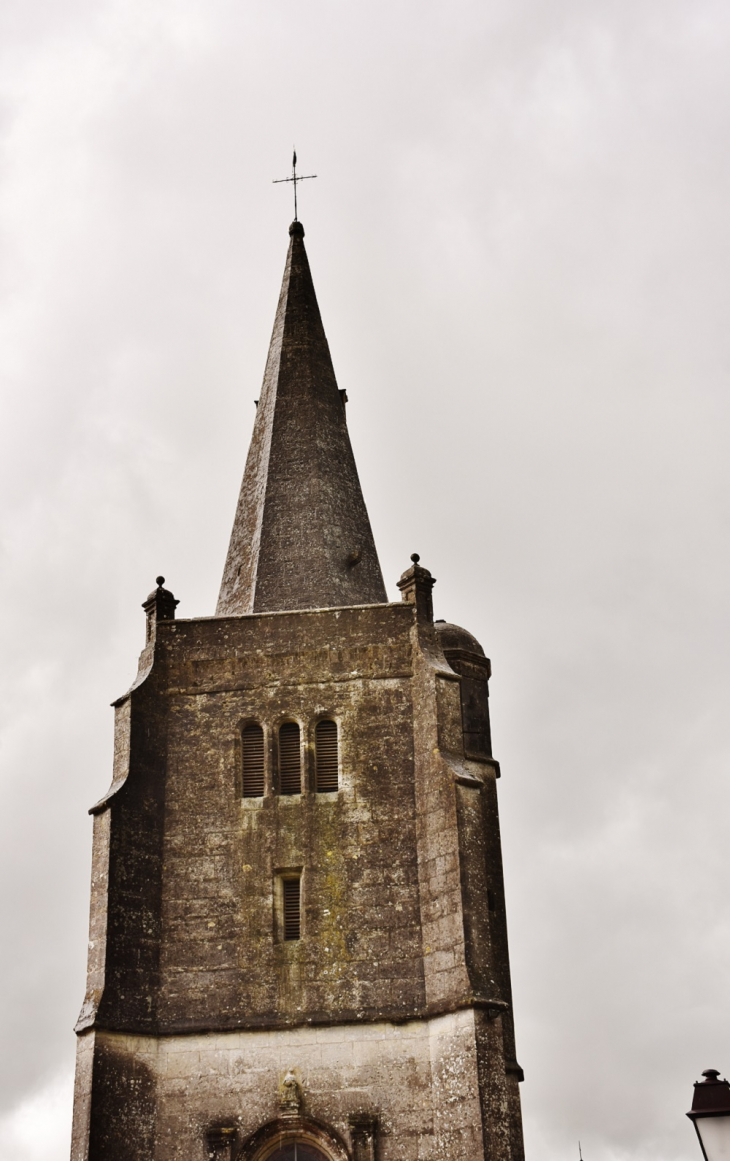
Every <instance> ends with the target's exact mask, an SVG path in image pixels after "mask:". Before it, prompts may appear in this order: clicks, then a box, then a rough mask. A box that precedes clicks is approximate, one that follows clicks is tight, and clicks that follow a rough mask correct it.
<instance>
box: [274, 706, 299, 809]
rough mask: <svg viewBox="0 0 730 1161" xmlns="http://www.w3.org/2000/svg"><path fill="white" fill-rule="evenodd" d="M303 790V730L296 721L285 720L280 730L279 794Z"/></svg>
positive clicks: (295, 792) (297, 792) (296, 792)
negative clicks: (301, 730)
mask: <svg viewBox="0 0 730 1161" xmlns="http://www.w3.org/2000/svg"><path fill="white" fill-rule="evenodd" d="M301 792H302V746H301V732H300V730H299V726H298V725H297V723H296V722H284V724H283V726H282V727H281V729H280V730H279V794H301Z"/></svg>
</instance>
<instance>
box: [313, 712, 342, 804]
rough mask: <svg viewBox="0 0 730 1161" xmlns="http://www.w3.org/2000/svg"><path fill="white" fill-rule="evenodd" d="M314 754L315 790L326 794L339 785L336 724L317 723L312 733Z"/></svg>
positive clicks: (328, 722) (326, 720)
mask: <svg viewBox="0 0 730 1161" xmlns="http://www.w3.org/2000/svg"><path fill="white" fill-rule="evenodd" d="M314 754H315V773H316V784H317V790H318V791H319V792H320V793H326V792H327V791H330V790H338V789H339V785H340V775H339V766H340V754H339V746H338V744H337V722H333V721H330V720H329V719H325V720H324V721H321V722H317V728H316V729H315V731H314Z"/></svg>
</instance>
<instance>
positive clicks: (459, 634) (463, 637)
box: [434, 621, 486, 657]
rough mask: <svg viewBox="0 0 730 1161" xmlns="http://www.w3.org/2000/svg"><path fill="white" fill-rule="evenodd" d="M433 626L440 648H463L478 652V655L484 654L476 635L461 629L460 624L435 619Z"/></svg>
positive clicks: (470, 651) (482, 655)
mask: <svg viewBox="0 0 730 1161" xmlns="http://www.w3.org/2000/svg"><path fill="white" fill-rule="evenodd" d="M434 628H435V629H436V632H437V634H438V639H439V644H440V646H441V648H442V649H444V650H447V649H464V650H466V652H468V653H478V654H479V656H480V657H484V656H486V654H485V653H484V650H483V649H482V647H481V645H480V644H479V642H478V641H477V639H476V637H474V636H473V635H472V634H471V633H469V632H468V630H467V629H462V628H461V626H460V625H452V624H450V623H449V622H448V621H436V623H435V625H434Z"/></svg>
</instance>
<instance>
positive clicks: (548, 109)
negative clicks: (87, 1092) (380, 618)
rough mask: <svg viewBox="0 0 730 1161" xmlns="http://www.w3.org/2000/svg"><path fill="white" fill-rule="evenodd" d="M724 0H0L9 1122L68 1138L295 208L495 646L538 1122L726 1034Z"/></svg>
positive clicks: (728, 730)
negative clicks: (93, 892)
mask: <svg viewBox="0 0 730 1161" xmlns="http://www.w3.org/2000/svg"><path fill="white" fill-rule="evenodd" d="M729 40H730V8H729V7H728V5H727V3H726V0H724V2H720V0H686V2H684V3H678V2H677V0H599V2H595V3H590V2H586V0H553V3H551V4H542V3H539V2H538V0H449V3H446V2H445V0H441V2H440V3H436V2H434V0H387V2H386V0H367V3H365V2H364V0H307V2H306V3H303V2H302V0H154V3H150V0H0V364H1V366H2V424H1V430H0V441H1V442H0V476H1V479H2V483H1V485H0V537H1V540H0V554H1V561H0V586H1V591H0V649H1V651H2V660H3V664H2V674H1V677H0V680H1V682H2V696H1V697H0V899H1V900H2V909H3V915H2V920H1V927H0V930H2V934H3V938H2V947H1V949H0V970H1V972H2V979H1V980H0V1007H1V1013H0V1021H1V1024H0V1027H1V1034H2V1042H3V1052H2V1062H1V1063H0V1161H41V1159H42V1161H66V1158H67V1157H68V1147H69V1132H70V1114H71V1088H70V1084H71V1080H70V1078H71V1075H72V1068H73V1056H74V1050H75V1043H74V1039H75V1038H74V1035H73V1032H72V1027H73V1024H74V1022H75V1019H76V1016H77V1014H78V1010H79V1008H80V1005H81V1001H82V998H83V993H84V973H85V954H86V929H87V914H88V889H89V864H90V847H91V820H90V819H89V817H88V815H87V813H86V811H87V808H88V807H89V806H90V805H91V803H93V802H94V801H95V800H96V799H98V798H99V797H100V795H101V794H102V793H103V792H104V790H105V789H106V788H107V786H108V783H109V780H110V773H111V757H112V752H111V743H112V710H111V709H110V708H109V703H110V702H111V701H112V700H113V699H114V698H115V697H117V696H118V695H119V694H121V693H123V692H124V690H125V689H126V688H127V686H128V685H129V682H130V679H131V677H132V676H133V674H134V672H135V668H136V658H137V654H138V652H139V649H140V648H141V646H142V643H143V638H144V616H143V613H142V610H141V609H140V602H141V601H142V600H143V599H144V598H145V597H146V595H147V593H148V592H149V590H150V589H151V588H152V587H153V584H154V577H155V576H156V574H157V573H159V572H162V573H164V575H165V576H166V577H167V581H168V587H170V588H172V589H173V591H174V593H175V595H176V596H177V597H178V598H179V599H180V608H179V614H180V615H181V616H185V617H190V616H198V615H209V614H211V613H212V612H213V611H214V607H215V599H216V594H217V589H218V585H219V582H220V577H221V573H222V568H223V562H224V558H225V552H226V548H227V543H228V535H229V532H230V525H231V522H232V519H233V512H234V507H235V503H236V498H237V493H238V487H239V483H240V478H241V474H242V471H243V465H244V460H245V455H246V450H247V447H248V441H249V437H250V432H251V426H252V422H253V417H254V404H253V400H254V399H255V398H257V397H258V394H259V388H260V383H261V377H262V373H263V367H264V362H265V358H266V351H267V346H268V341H269V336H270V331H271V325H272V322H273V316H274V311H275V307H276V300H277V295H278V289H279V284H280V280H281V275H282V271H283V265H284V258H285V254H286V246H287V243H288V237H287V227H288V225H289V221H290V220H291V217H292V206H291V198H290V191H289V188H288V187H286V186H274V185H272V184H271V181H272V179H273V178H278V177H284V176H286V174H287V172H288V171H289V166H290V157H291V147H292V144H293V143H296V146H297V151H298V154H299V160H300V170H301V171H302V172H303V173H316V174H318V178H317V180H316V181H312V182H307V183H305V186H304V187H302V190H301V201H300V217H301V219H302V221H303V222H304V225H305V228H306V234H307V237H306V241H307V246H308V252H309V257H310V262H311V265H312V271H313V275H314V280H315V285H316V288H317V292H318V295H319V300H320V306H321V309H322V313H323V317H324V322H325V327H326V330H327V333H328V336H329V340H330V346H331V349H332V353H333V358H334V362H335V370H336V372H337V375H338V379H339V384H340V387H343V388H345V389H346V390H347V392H348V396H349V399H350V404H349V411H348V415H349V423H350V429H351V434H352V438H353V443H354V447H355V454H356V457H357V460H358V465H359V468H360V474H361V478H362V482H363V487H364V491H365V497H366V501H367V503H368V506H369V510H370V516H371V520H372V524H373V528H374V532H375V537H376V541H377V544H378V547H379V550H380V555H381V562H382V565H383V570H384V573H385V577H386V583H387V584H388V588H389V593H390V595H391V597H392V598H393V599H395V598H397V596H398V593H397V590H396V588H395V581H396V580H397V578H398V576H399V575H400V573H401V572H402V571H403V569H404V568H405V567H406V566H407V565H408V564H409V559H408V558H409V556H410V553H411V552H413V551H418V552H420V554H421V557H422V562H423V564H424V565H426V566H427V567H429V568H430V569H431V571H432V572H433V573H434V575H435V576H436V577H437V578H438V584H437V587H436V590H435V604H436V616H437V617H445V618H446V619H448V620H455V621H457V622H458V623H461V624H463V625H465V626H467V627H468V628H469V629H470V630H471V631H472V632H474V633H475V634H476V635H477V636H478V638H479V639H480V640H481V642H482V643H483V645H484V647H485V650H486V651H487V653H488V654H489V655H490V656H491V658H492V662H493V668H494V678H493V681H492V713H493V734H494V739H495V752H496V755H497V757H498V758H499V759H500V760H501V763H502V770H503V778H502V781H501V783H500V794H501V810H502V827H503V842H504V855H505V866H506V879H507V905H508V917H509V924H510V936H511V953H512V970H513V979H514V990H515V1014H516V1024H517V1037H518V1055H519V1059H520V1062H521V1063H522V1065H523V1067H524V1069H525V1073H526V1081H525V1084H524V1085H523V1090H522V1091H523V1100H524V1116H525V1131H526V1141H527V1154H528V1161H564V1159H568V1161H570V1159H573V1158H577V1156H578V1139H579V1138H580V1140H581V1141H582V1144H583V1155H584V1157H585V1158H586V1159H587V1161H628V1159H631V1161H680V1159H682V1161H685V1159H686V1161H693V1159H694V1161H697V1159H698V1158H699V1149H698V1146H697V1144H696V1141H695V1139H694V1134H693V1131H692V1128H691V1126H690V1123H689V1121H687V1120H686V1118H685V1117H684V1113H685V1112H686V1110H687V1109H688V1108H689V1105H690V1101H691V1096H692V1083H693V1081H694V1080H696V1079H697V1078H698V1077H699V1074H700V1072H701V1071H702V1069H704V1068H708V1067H715V1068H719V1069H721V1070H729V1071H730V998H729V996H728V970H729V968H730V911H729V900H728V876H727V866H728V854H727V852H728V819H729V818H730V789H729V788H728V773H729V771H730V722H729V720H728V712H727V707H728V703H729V700H730V676H729V675H728V663H727V658H728V636H729V633H730V615H729V613H728V567H729V565H730V551H729V549H728V531H729V528H728V526H729V524H730V499H729V495H730V492H729V488H728V483H729V482H730V481H729V480H728V476H729V475H730V458H729V457H728V419H729V416H728V411H729V410H730V395H729V393H728V388H727V377H728V369H729V365H730V343H729V339H728V334H729V328H728V265H729V263H728V259H729V257H730V229H729V227H728V218H729V216H730V215H729V207H730V162H729V155H728V140H729V138H730V132H729V130H730V126H729V125H728V121H729V120H730V89H729V86H728V75H729V64H730V61H729V52H728V47H729Z"/></svg>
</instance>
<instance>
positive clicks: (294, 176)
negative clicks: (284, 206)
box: [271, 149, 317, 222]
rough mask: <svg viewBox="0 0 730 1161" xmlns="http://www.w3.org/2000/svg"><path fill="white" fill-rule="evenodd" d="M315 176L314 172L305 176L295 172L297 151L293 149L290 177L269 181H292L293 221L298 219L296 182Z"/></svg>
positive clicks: (278, 182)
mask: <svg viewBox="0 0 730 1161" xmlns="http://www.w3.org/2000/svg"><path fill="white" fill-rule="evenodd" d="M316 176H317V175H316V173H308V174H307V175H306V176H305V177H300V176H299V175H298V174H297V151H296V149H295V150H294V156H293V157H292V163H291V177H277V178H276V179H275V180H274V181H273V182H272V183H271V184H272V185H281V183H282V182H283V181H292V182H294V221H295V222H298V221H299V219H298V218H297V182H298V181H311V180H312V178H313V177H316Z"/></svg>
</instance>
